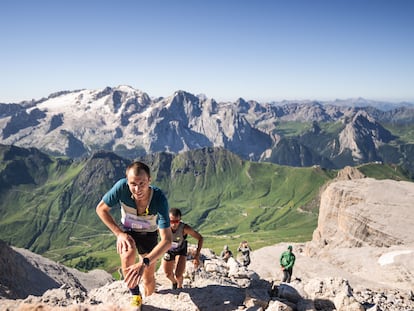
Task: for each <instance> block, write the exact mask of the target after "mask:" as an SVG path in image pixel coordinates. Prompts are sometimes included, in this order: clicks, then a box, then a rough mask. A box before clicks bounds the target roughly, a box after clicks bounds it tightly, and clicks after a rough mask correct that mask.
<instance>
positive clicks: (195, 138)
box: [0, 86, 414, 172]
mask: <svg viewBox="0 0 414 311" xmlns="http://www.w3.org/2000/svg"><path fill="white" fill-rule="evenodd" d="M347 104H349V105H347ZM358 104H362V105H367V104H370V105H372V102H368V101H364V100H362V99H360V100H359V101H350V102H345V103H344V102H340V101H334V102H331V103H321V102H309V101H307V102H283V103H266V104H261V103H259V102H256V101H245V100H243V99H241V98H240V99H239V100H237V101H236V102H216V101H215V100H214V99H211V98H207V97H206V96H203V95H198V96H196V95H193V94H190V93H188V92H185V91H177V92H175V93H174V94H173V95H171V96H169V97H165V98H151V97H150V96H149V95H148V94H146V93H145V92H143V91H140V90H137V89H134V88H132V87H129V86H118V87H107V88H105V89H99V90H75V91H62V92H58V93H54V94H51V95H50V96H48V97H47V98H42V99H40V100H33V101H30V102H23V103H19V104H0V143H2V144H6V145H16V146H20V147H25V148H30V147H36V148H39V149H40V150H42V151H44V152H46V153H48V154H50V155H65V156H69V157H71V158H77V157H83V156H86V155H90V154H92V153H93V152H95V151H97V150H107V151H114V152H115V153H117V154H118V155H120V156H123V157H127V158H136V157H138V156H142V155H145V154H153V153H156V152H161V151H165V152H171V153H180V152H182V151H188V150H193V149H199V148H203V147H222V148H225V149H227V150H229V151H231V152H233V153H235V154H237V155H239V156H240V157H241V158H243V159H249V160H253V161H268V162H273V163H277V164H282V165H290V166H312V165H321V166H322V167H326V168H342V167H344V166H346V165H355V164H360V163H366V162H370V161H383V162H387V163H388V162H389V163H395V164H402V165H403V166H405V167H406V168H407V169H408V170H409V171H413V172H414V168H413V167H414V165H413V163H412V159H413V158H414V148H413V147H412V144H410V143H409V142H407V141H404V140H401V139H400V138H399V136H398V135H397V134H394V133H393V132H392V131H391V130H390V129H387V127H386V125H390V124H392V125H393V126H394V127H395V126H397V127H399V126H400V127H403V126H407V125H409V124H412V122H413V120H414V108H413V107H412V106H410V105H404V106H399V107H396V108H393V109H391V110H387V111H383V110H380V109H378V108H374V107H373V106H363V107H362V106H357V105H358ZM379 104H380V103H378V105H379Z"/></svg>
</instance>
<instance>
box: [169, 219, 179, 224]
mask: <svg viewBox="0 0 414 311" xmlns="http://www.w3.org/2000/svg"><path fill="white" fill-rule="evenodd" d="M180 221H181V220H172V219H170V223H172V224H178V223H179V222H180Z"/></svg>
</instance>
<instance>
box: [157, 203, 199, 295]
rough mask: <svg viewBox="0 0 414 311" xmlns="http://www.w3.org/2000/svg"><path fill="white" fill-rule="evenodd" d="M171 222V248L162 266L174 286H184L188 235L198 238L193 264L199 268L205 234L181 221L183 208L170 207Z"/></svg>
mask: <svg viewBox="0 0 414 311" xmlns="http://www.w3.org/2000/svg"><path fill="white" fill-rule="evenodd" d="M170 223H171V231H172V245H171V248H170V249H169V250H168V251H167V252H166V253H165V254H164V257H163V260H162V267H163V270H164V273H165V275H166V276H167V278H168V279H169V280H170V281H171V283H172V288H173V289H176V288H182V287H183V279H184V277H183V275H184V272H185V266H186V262H187V235H188V234H189V235H191V236H192V237H193V238H195V239H196V240H198V243H197V249H196V251H195V254H194V259H193V264H194V267H195V268H197V267H198V266H199V265H200V251H201V248H202V246H203V236H202V235H201V234H200V233H198V232H197V231H195V230H194V229H193V228H192V227H190V226H189V225H188V224H186V223H184V222H182V221H181V210H180V209H178V208H171V209H170Z"/></svg>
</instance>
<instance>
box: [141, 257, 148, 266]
mask: <svg viewBox="0 0 414 311" xmlns="http://www.w3.org/2000/svg"><path fill="white" fill-rule="evenodd" d="M142 262H143V263H144V265H145V266H147V267H148V266H149V265H150V260H149V259H148V258H147V257H144V259H143V260H142Z"/></svg>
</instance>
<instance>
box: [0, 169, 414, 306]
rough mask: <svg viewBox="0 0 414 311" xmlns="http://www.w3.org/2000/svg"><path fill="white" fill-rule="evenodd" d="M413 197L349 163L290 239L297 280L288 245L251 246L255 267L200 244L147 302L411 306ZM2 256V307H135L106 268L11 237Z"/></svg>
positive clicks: (403, 185)
mask: <svg viewBox="0 0 414 311" xmlns="http://www.w3.org/2000/svg"><path fill="white" fill-rule="evenodd" d="M349 178H352V179H349ZM413 198H414V184H413V183H411V182H405V181H400V182H398V181H394V180H375V179H372V178H364V176H363V175H361V173H360V172H357V171H355V170H353V169H349V168H347V171H346V172H341V173H340V174H339V175H338V178H337V179H336V180H333V181H332V182H331V183H329V184H328V185H327V186H326V187H325V189H324V190H323V192H322V194H321V204H320V210H321V212H320V214H319V219H318V227H317V229H316V230H315V232H314V237H313V239H312V241H309V242H306V243H289V244H292V245H293V248H294V253H295V254H296V258H297V259H296V263H295V266H294V270H293V276H294V279H293V281H292V282H291V283H282V282H281V277H282V274H281V272H280V270H279V268H278V258H279V256H280V253H281V252H282V251H283V250H285V249H286V248H287V245H288V243H280V244H277V245H273V246H268V247H264V248H262V249H257V250H253V253H252V264H251V265H250V266H249V267H248V269H246V268H245V267H242V266H241V265H240V264H239V263H238V258H237V256H235V257H234V258H232V259H231V260H229V261H228V262H227V263H226V262H224V261H223V260H222V259H220V258H218V257H217V256H216V255H215V254H214V253H213V252H211V251H210V250H208V249H203V251H202V261H203V266H202V268H201V269H199V270H196V269H194V267H193V266H192V264H191V260H190V259H191V258H190V257H189V261H188V263H187V271H186V274H185V282H184V284H185V287H184V288H183V289H181V290H172V289H171V287H170V286H171V284H170V283H169V282H168V280H167V279H166V277H165V275H163V272H162V271H161V270H159V271H157V291H156V293H155V294H153V295H151V296H148V297H144V308H145V310H183V311H184V310H188V311H190V310H192V311H193V310H194V311H195V310H267V311H272V310H286V311H289V310H299V311H301V310H340V311H350V310H352V311H356V310H361V311H363V310H370V311H374V310H383V311H385V310H389V311H391V310H392V311H400V310H401V311H402V310H413V308H414V293H413V288H414V274H413V272H412V271H414V261H413V260H412V258H413V253H414V240H413V236H414V234H413V233H414V232H413V228H414V217H413V213H412V200H413ZM192 247H193V246H192ZM190 249H191V247H190ZM190 253H191V252H190ZM235 253H237V252H235ZM0 254H1V256H0V261H1V265H0V272H1V273H0V296H1V299H0V310H9V311H12V310H16V311H17V310H56V309H59V310H82V311H83V310H108V311H109V310H128V292H127V290H126V287H125V284H123V282H122V281H114V280H113V279H112V278H111V277H110V276H109V275H108V274H106V273H104V272H102V271H101V272H99V271H91V272H89V273H81V272H79V271H76V270H74V269H68V268H66V267H64V266H62V265H60V264H57V263H53V262H52V261H50V260H48V259H45V258H43V257H41V256H39V255H35V254H32V253H30V252H28V251H27V250H24V249H18V248H10V247H9V246H7V245H6V244H5V243H0Z"/></svg>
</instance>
